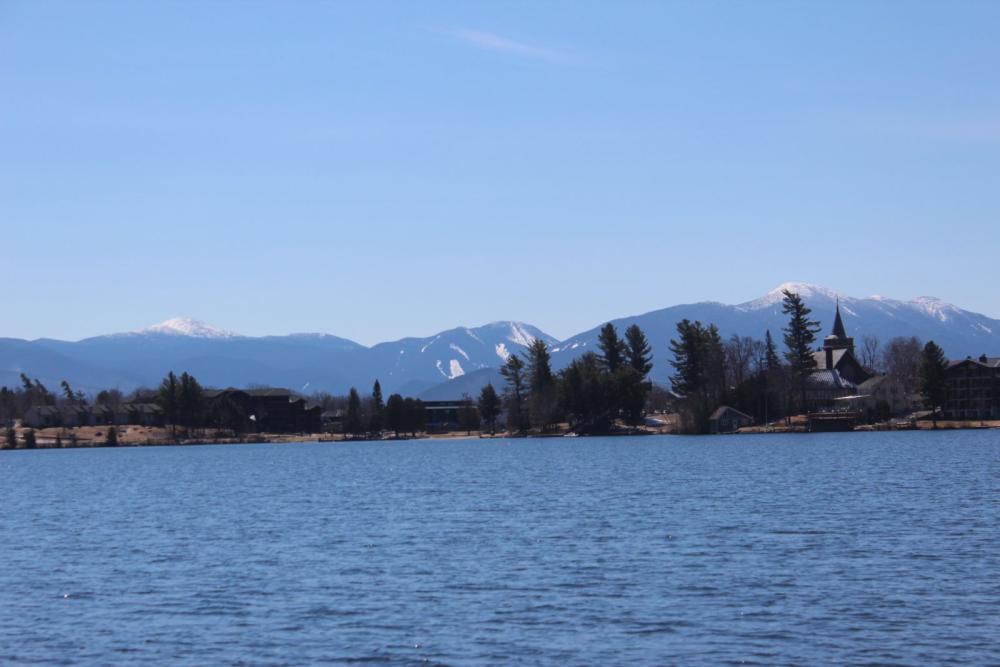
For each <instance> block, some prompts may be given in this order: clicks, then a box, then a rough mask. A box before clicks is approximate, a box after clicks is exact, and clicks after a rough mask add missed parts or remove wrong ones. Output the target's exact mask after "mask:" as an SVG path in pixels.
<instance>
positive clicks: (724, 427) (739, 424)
mask: <svg viewBox="0 0 1000 667" xmlns="http://www.w3.org/2000/svg"><path fill="white" fill-rule="evenodd" d="M746 426H753V417H751V416H750V415H748V414H746V413H744V412H740V411H739V410H737V409H736V408H732V407H729V406H728V405H721V406H719V407H718V408H716V410H715V412H713V413H712V416H711V417H709V418H708V431H709V433H735V432H736V431H737V430H739V429H741V428H744V427H746Z"/></svg>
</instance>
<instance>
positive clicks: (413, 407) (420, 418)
mask: <svg viewBox="0 0 1000 667" xmlns="http://www.w3.org/2000/svg"><path fill="white" fill-rule="evenodd" d="M426 421H427V413H426V412H425V410H424V403H423V401H421V400H420V399H413V398H407V399H405V400H404V401H403V424H404V429H405V430H406V431H408V432H409V433H410V435H412V436H413V437H414V438H415V437H417V432H418V431H422V430H424V426H425V424H426Z"/></svg>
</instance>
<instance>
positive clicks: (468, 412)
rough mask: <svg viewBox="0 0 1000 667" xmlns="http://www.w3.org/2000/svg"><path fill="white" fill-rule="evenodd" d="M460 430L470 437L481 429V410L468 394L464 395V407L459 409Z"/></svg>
mask: <svg viewBox="0 0 1000 667" xmlns="http://www.w3.org/2000/svg"><path fill="white" fill-rule="evenodd" d="M458 428H460V429H461V430H463V431H465V432H466V434H468V435H472V432H473V431H474V430H477V429H478V428H479V410H477V409H476V404H475V403H474V402H473V401H472V397H471V396H469V395H468V394H463V395H462V407H460V408H459V409H458Z"/></svg>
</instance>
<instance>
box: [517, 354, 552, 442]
mask: <svg viewBox="0 0 1000 667" xmlns="http://www.w3.org/2000/svg"><path fill="white" fill-rule="evenodd" d="M525 359H526V360H527V367H526V371H527V372H526V374H527V379H528V414H529V418H530V422H531V425H532V426H536V427H538V428H540V429H542V430H543V431H544V430H547V429H548V427H549V425H551V424H552V423H553V422H555V421H556V418H557V407H558V400H557V399H558V397H557V395H556V379H555V376H554V375H553V374H552V360H551V356H550V354H549V347H548V345H546V344H545V341H544V340H542V339H541V338H536V339H535V340H533V341H532V342H531V345H529V346H528V351H527V352H526V354H525Z"/></svg>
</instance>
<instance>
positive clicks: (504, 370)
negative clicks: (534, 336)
mask: <svg viewBox="0 0 1000 667" xmlns="http://www.w3.org/2000/svg"><path fill="white" fill-rule="evenodd" d="M500 374H501V375H502V376H503V377H504V379H505V380H506V381H507V389H506V391H505V392H504V407H505V408H506V409H507V430H509V431H516V432H518V433H526V432H527V431H528V427H529V426H530V425H531V422H530V421H529V420H530V414H529V413H528V406H527V402H526V401H525V393H526V383H525V377H524V362H523V361H522V360H521V357H519V356H518V355H516V354H512V355H510V356H509V357H507V361H506V363H504V365H503V366H501V368H500Z"/></svg>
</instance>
